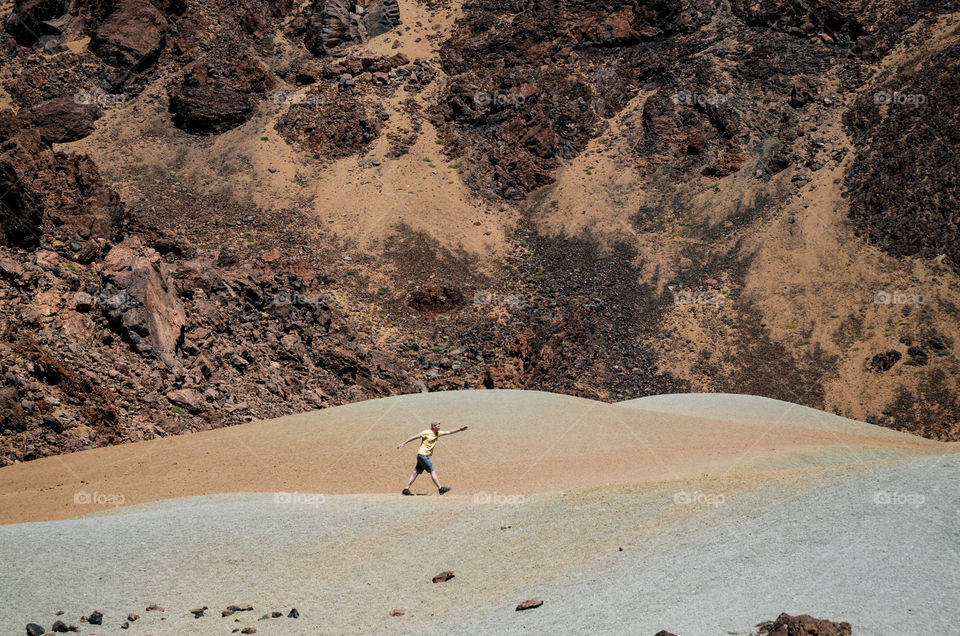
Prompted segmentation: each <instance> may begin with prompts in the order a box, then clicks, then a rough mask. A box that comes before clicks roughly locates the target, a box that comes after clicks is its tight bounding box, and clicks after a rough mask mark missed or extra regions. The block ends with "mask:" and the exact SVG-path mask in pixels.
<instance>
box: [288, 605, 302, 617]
mask: <svg viewBox="0 0 960 636" xmlns="http://www.w3.org/2000/svg"><path fill="white" fill-rule="evenodd" d="M287 618H300V612H298V611H297V608H296V607H294V608H293V609H292V610H290V613H289V614H287Z"/></svg>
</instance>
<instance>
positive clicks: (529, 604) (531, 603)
mask: <svg viewBox="0 0 960 636" xmlns="http://www.w3.org/2000/svg"><path fill="white" fill-rule="evenodd" d="M541 605H543V601H538V600H535V599H530V600H528V601H524V602H523V603H520V604H519V605H517V609H516V611H518V612H522V611H523V610H528V609H534V608H536V607H540V606H541Z"/></svg>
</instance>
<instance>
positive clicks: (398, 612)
mask: <svg viewBox="0 0 960 636" xmlns="http://www.w3.org/2000/svg"><path fill="white" fill-rule="evenodd" d="M403 614H404V612H403V610H398V609H392V610H390V616H403Z"/></svg>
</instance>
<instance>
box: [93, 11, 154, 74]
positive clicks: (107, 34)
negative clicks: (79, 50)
mask: <svg viewBox="0 0 960 636" xmlns="http://www.w3.org/2000/svg"><path fill="white" fill-rule="evenodd" d="M167 25H168V22H167V17H166V16H165V15H164V14H163V13H162V12H161V11H160V10H159V9H157V8H156V7H155V6H154V5H153V3H151V2H142V1H141V0H120V1H119V3H118V4H117V6H116V8H115V9H114V10H113V12H112V13H110V15H109V16H108V17H107V19H106V20H105V21H104V22H103V24H101V25H100V28H99V29H97V32H96V33H95V34H94V35H93V37H92V38H91V40H90V44H89V48H90V50H91V51H92V52H93V53H94V54H96V55H97V56H98V57H100V58H101V59H102V60H103V61H105V62H107V63H108V64H110V65H112V66H115V67H117V68H121V69H124V70H131V71H134V72H139V71H142V70H144V69H146V68H148V67H150V66H152V65H153V63H154V62H156V61H157V58H158V57H159V56H160V51H161V49H162V48H163V43H164V31H165V30H166V28H167Z"/></svg>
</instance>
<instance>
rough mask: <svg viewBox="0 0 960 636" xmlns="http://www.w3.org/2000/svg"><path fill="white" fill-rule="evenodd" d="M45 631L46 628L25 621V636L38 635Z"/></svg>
mask: <svg viewBox="0 0 960 636" xmlns="http://www.w3.org/2000/svg"><path fill="white" fill-rule="evenodd" d="M46 632H47V630H45V629H44V628H42V627H40V626H39V625H37V624H36V623H27V636H40V635H41V634H45V633H46Z"/></svg>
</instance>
